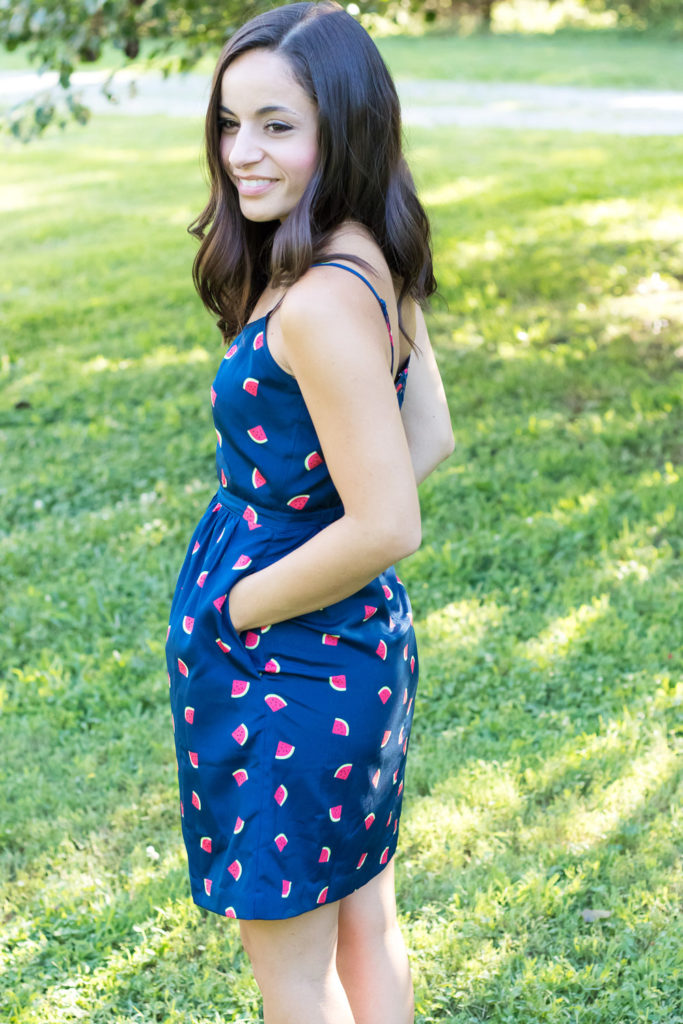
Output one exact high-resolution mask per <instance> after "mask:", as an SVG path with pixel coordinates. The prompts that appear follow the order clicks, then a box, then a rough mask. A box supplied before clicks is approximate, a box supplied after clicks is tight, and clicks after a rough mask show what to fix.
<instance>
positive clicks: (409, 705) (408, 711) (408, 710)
mask: <svg viewBox="0 0 683 1024" xmlns="http://www.w3.org/2000/svg"><path fill="white" fill-rule="evenodd" d="M412 706H413V698H412V697H411V698H410V700H409V701H408V707H407V708H406V715H409V714H410V709H411V707H412Z"/></svg>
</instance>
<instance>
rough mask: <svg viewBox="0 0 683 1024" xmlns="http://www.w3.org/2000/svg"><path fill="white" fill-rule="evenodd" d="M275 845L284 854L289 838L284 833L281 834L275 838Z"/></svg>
mask: <svg viewBox="0 0 683 1024" xmlns="http://www.w3.org/2000/svg"><path fill="white" fill-rule="evenodd" d="M275 845H276V846H277V848H278V850H279V851H280V853H282V851H283V850H284V848H285V846H286V845H287V836H286V835H285V834H284V832H280V835H279V836H275Z"/></svg>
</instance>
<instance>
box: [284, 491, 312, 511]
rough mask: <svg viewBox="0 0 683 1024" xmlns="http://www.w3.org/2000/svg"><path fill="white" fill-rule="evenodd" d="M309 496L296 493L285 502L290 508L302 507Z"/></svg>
mask: <svg viewBox="0 0 683 1024" xmlns="http://www.w3.org/2000/svg"><path fill="white" fill-rule="evenodd" d="M309 498H310V494H296V495H295V496H294V497H293V498H290V499H289V501H288V502H287V504H288V505H289V507H290V508H296V509H302V508H303V507H304V505H305V504H306V502H307V501H308V499H309Z"/></svg>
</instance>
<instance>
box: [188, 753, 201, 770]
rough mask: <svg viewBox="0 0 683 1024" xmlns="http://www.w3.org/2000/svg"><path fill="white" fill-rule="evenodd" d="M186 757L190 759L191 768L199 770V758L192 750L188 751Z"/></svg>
mask: <svg viewBox="0 0 683 1024" xmlns="http://www.w3.org/2000/svg"><path fill="white" fill-rule="evenodd" d="M187 756H188V757H189V759H190V764H191V765H192V767H193V768H199V756H198V754H196V753H195V751H194V750H188V752H187Z"/></svg>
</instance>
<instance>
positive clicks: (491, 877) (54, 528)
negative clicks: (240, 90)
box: [0, 118, 683, 1024]
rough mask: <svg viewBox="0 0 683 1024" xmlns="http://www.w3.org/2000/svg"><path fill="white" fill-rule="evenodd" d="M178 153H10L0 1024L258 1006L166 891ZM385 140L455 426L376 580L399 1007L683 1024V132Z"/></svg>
mask: <svg viewBox="0 0 683 1024" xmlns="http://www.w3.org/2000/svg"><path fill="white" fill-rule="evenodd" d="M200 135H201V126H199V125H198V124H193V123H190V122H186V121H178V120H167V119H152V118H150V119H148V120H142V119H140V120H125V119H119V118H100V119H97V120H96V121H95V122H94V123H93V124H92V125H90V126H89V127H87V128H86V129H82V130H79V129H73V130H71V131H70V132H69V133H68V134H67V135H65V136H59V137H57V136H53V137H50V138H48V139H46V140H43V141H41V142H39V143H36V144H34V145H32V146H30V147H27V148H19V147H13V148H10V149H8V150H7V151H6V152H5V155H4V158H3V159H4V167H3V186H2V188H1V189H0V203H1V204H2V207H3V210H4V212H5V216H4V219H3V241H4V245H3V251H2V262H1V263H0V288H1V291H2V307H1V308H2V312H1V314H0V317H1V318H0V339H2V352H1V353H0V374H1V376H0V380H1V381H2V399H1V402H0V446H1V449H0V495H1V500H2V520H1V521H0V588H1V591H2V594H3V622H4V628H3V630H2V631H1V632H0V664H1V665H2V670H1V676H2V682H1V689H0V698H1V706H2V718H1V719H0V727H1V728H2V734H1V738H0V743H1V745H2V751H3V766H4V767H3V774H4V779H3V800H2V804H1V806H0V839H1V843H0V845H1V848H2V851H1V853H0V864H1V866H2V879H3V881H2V892H1V897H0V898H1V909H2V920H3V926H2V946H1V949H2V952H1V953H0V962H1V963H2V968H3V975H2V983H1V986H2V987H1V994H0V1020H2V1022H3V1024H45V1022H49V1024H61V1022H75V1021H81V1020H87V1021H90V1022H93V1024H124V1022H125V1024H134V1022H136V1024H137V1022H144V1024H151V1022H163V1024H216V1022H222V1021H224V1022H228V1021H232V1022H237V1021H239V1022H242V1024H255V1022H257V1021H258V1020H259V1009H258V1007H259V1000H258V993H257V990H256V987H255V985H254V982H253V981H252V979H251V976H250V972H249V969H248V966H247V963H246V961H245V957H244V955H243V953H242V952H241V950H240V946H239V942H238V939H237V929H236V928H235V927H234V925H231V923H229V922H227V921H223V920H220V919H218V918H216V917H214V916H212V915H211V916H209V915H206V914H205V913H203V912H201V911H199V910H197V909H196V908H195V907H194V906H193V905H192V904H191V903H190V901H189V895H188V882H187V879H186V873H185V858H184V850H183V848H182V844H181V839H180V829H179V815H178V808H177V792H176V783H175V765H174V756H173V749H172V737H171V723H170V715H169V709H168V697H167V689H168V687H167V680H166V671H165V665H164V657H163V643H164V637H165V632H166V623H167V615H168V610H169V603H170V598H171V593H172V589H173V585H174V582H175V575H176V572H177V570H178V568H179V565H180V561H181V558H182V556H183V554H184V550H185V545H186V542H187V539H188V537H189V534H190V531H191V529H192V527H193V526H194V523H195V521H196V519H197V518H198V517H199V515H200V513H201V511H202V510H203V508H204V507H205V505H206V502H207V500H208V498H209V497H210V495H211V493H212V492H213V489H214V488H215V478H214V468H213V449H214V444H215V435H214V432H213V429H212V425H211V419H210V404H209V384H210V382H211V380H212V378H213V375H214V372H215V369H216V367H217V365H218V362H219V360H220V358H221V355H222V349H221V346H220V343H219V338H218V335H217V332H216V331H215V329H214V328H213V326H212V323H211V320H210V318H208V317H207V315H206V314H205V313H204V312H203V310H202V309H201V308H200V303H199V300H198V299H197V298H196V296H195V295H194V292H193V289H192V285H191V281H190V264H191V260H192V255H193V252H194V243H193V241H192V239H190V238H189V237H188V236H187V235H186V234H185V226H186V224H187V223H188V222H189V221H190V219H191V218H192V217H193V216H194V215H195V214H196V212H197V211H198V210H199V208H200V206H201V205H202V202H203V197H204V184H203V181H202V175H201V169H200V162H199V159H198V150H199V141H200ZM142 140H144V141H142ZM410 146H411V160H412V165H413V167H414V170H415V174H416V178H417V180H418V182H419V185H420V188H421V191H422V194H423V197H424V199H425V202H426V204H427V206H428V209H429V212H430V215H431V218H432V223H433V228H434V237H435V247H436V265H437V274H438V280H439V285H440V295H439V296H438V297H437V298H436V299H435V300H434V302H433V305H432V311H431V314H430V316H429V323H430V326H431V331H432V335H433V339H434V342H435V346H436V348H437V351H438V355H439V358H440V362H441V365H442V368H443V374H444V378H445V381H446V384H447V389H448V394H449V400H450V405H451V411H452V417H453V424H454V430H455V438H456V450H455V452H454V454H453V456H452V457H451V458H450V459H449V460H448V461H447V462H446V463H445V464H444V465H443V467H442V468H441V469H440V470H439V471H438V472H437V473H436V474H435V475H434V476H433V478H431V479H429V480H428V481H427V482H425V484H424V485H423V486H422V488H421V499H422V508H423V524H424V543H423V546H422V548H421V550H420V551H419V552H418V553H417V554H416V555H415V556H413V557H412V558H411V559H409V560H407V561H406V562H405V563H404V564H403V565H402V566H401V576H402V578H403V579H404V581H405V582H406V584H407V586H408V589H409V592H410V594H411V597H412V600H413V605H414V612H415V621H416V628H417V630H418V640H419V644H420V651H421V689H420V691H419V701H418V706H417V710H416V719H415V727H414V733H413V743H412V748H411V755H410V758H409V765H408V779H407V789H406V796H407V802H406V806H405V813H404V818H403V822H402V836H401V843H400V846H399V856H398V860H397V870H398V894H399V905H400V912H401V916H402V921H403V924H404V929H405V934H406V936H407V940H408V943H409V947H410V950H411V955H412V962H413V966H414V972H415V981H416V993H417V1021H418V1022H419V1024H431V1022H440V1024H441V1022H443V1024H445V1022H450V1024H474V1022H480V1021H482V1022H483V1021H486V1022H492V1024H537V1022H547V1024H642V1022H646V1024H680V1022H682V1021H683V1000H682V998H681V991H682V988H681V986H682V974H681V966H682V954H681V949H682V948H683V942H682V940H683V926H682V922H681V918H680V908H681V900H682V898H683V877H682V875H683V872H682V866H681V858H680V851H681V844H682V842H683V815H682V812H681V799H680V798H681V762H680V752H681V735H682V732H683V715H682V713H681V704H682V698H683V672H682V668H683V651H682V644H681V639H682V631H683V626H682V623H683V615H682V614H681V612H682V608H683V602H682V584H683V563H682V560H681V554H682V552H681V537H682V532H683V513H682V511H681V510H682V509H683V486H682V484H681V466H682V463H683V440H682V438H683V429H682V428H683V402H682V397H681V396H682V384H683V247H682V244H681V223H682V222H683V175H682V172H681V168H682V167H683V138H661V139H660V138H649V139H639V140H637V144H634V141H633V140H632V139H628V138H617V137H613V138H612V137H600V136H593V135H585V136H581V135H571V136H569V137H563V136H562V135H561V134H560V133H557V134H555V133H550V132H548V133H543V132H536V133H532V132H528V133H523V132H506V131H503V130H501V129H495V130H493V129H491V130H484V131H482V130H475V129H461V128H457V127H441V128H439V130H438V132H434V131H426V130H424V131H423V130H417V129H414V130H411V133H410ZM596 911H599V912H602V916H598V918H597V919H596V920H586V919H585V918H586V917H589V918H590V913H588V912H593V913H594V912H596Z"/></svg>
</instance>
